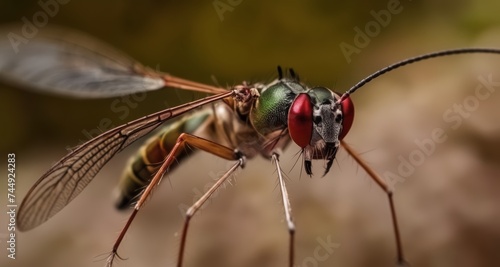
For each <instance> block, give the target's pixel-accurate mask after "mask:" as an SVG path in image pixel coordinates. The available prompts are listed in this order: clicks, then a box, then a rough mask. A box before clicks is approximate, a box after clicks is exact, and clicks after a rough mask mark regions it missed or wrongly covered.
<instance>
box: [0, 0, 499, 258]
mask: <svg viewBox="0 0 500 267" xmlns="http://www.w3.org/2000/svg"><path fill="white" fill-rule="evenodd" d="M214 2H217V3H229V2H230V1H224V0H221V1H212V0H210V1H182V2H180V1H152V0H150V1H106V2H103V1H81V0H71V1H69V2H68V3H67V4H64V5H60V6H59V7H60V9H59V11H58V12H57V14H56V15H55V16H53V17H51V18H50V19H49V24H48V26H47V27H50V25H52V24H58V25H64V26H68V27H71V28H75V29H78V30H81V31H84V32H87V33H90V34H91V35H94V36H96V37H98V38H99V39H102V40H104V41H105V42H107V43H109V44H111V45H113V46H115V47H117V48H118V49H119V50H121V51H124V52H125V53H127V54H129V55H131V56H132V57H134V58H136V59H138V60H139V61H141V62H142V63H144V64H145V65H148V66H150V67H158V68H159V69H160V70H162V71H165V72H169V73H172V74H174V75H177V76H179V77H184V78H187V79H192V80H194V81H199V82H205V83H209V84H212V83H213V82H212V79H211V75H214V76H215V77H216V78H217V80H218V82H219V83H220V84H221V85H233V84H237V83H240V82H241V81H243V80H249V81H254V82H255V81H270V80H272V78H274V77H275V76H276V71H275V68H276V66H277V65H278V64H279V65H282V66H284V67H293V68H295V70H296V71H297V72H298V73H299V74H300V76H301V77H302V79H303V80H304V81H306V82H307V83H309V84H310V85H312V86H314V85H324V86H329V87H331V88H334V89H335V90H336V91H340V92H343V91H345V90H347V89H348V88H349V87H350V86H351V85H353V84H354V83H356V82H357V81H359V80H360V79H362V78H363V77H365V76H366V75H368V74H370V73H372V72H373V71H375V70H377V69H379V68H381V67H384V66H386V65H388V64H390V63H392V62H395V61H397V60H401V59H404V58H407V57H411V56H415V55H418V54H421V53H425V52H431V51H436V50H442V49H449V48H457V47H470V46H488V47H498V48H500V24H499V23H500V16H498V13H499V12H500V3H499V2H498V1H493V0H488V1H487V0H484V1H465V0H464V1H439V2H436V1H401V2H399V5H400V7H399V8H400V10H401V12H399V13H398V14H393V15H392V16H391V21H390V22H389V23H388V24H387V26H385V27H384V26H381V27H380V28H381V29H380V32H379V33H378V34H376V35H375V36H373V37H371V38H370V42H369V43H368V44H367V45H366V47H364V48H360V53H359V54H352V55H351V60H352V61H351V62H350V63H348V62H347V61H346V58H345V56H344V55H343V54H342V52H341V49H340V47H339V45H340V44H341V43H342V42H345V43H348V44H351V45H353V44H354V38H355V35H356V32H355V31H354V28H355V27H359V28H360V29H362V30H363V29H365V25H366V24H367V23H371V22H373V21H376V20H375V18H374V17H373V12H372V11H374V12H380V10H387V9H388V7H387V6H388V3H392V4H394V3H397V2H395V1H370V2H361V1H338V2H334V1H245V0H243V1H240V3H238V4H237V5H236V6H234V7H231V8H230V9H229V10H231V11H226V12H224V13H223V14H222V18H223V20H221V17H220V16H219V14H218V13H217V11H216V9H215V7H214ZM236 2H238V1H233V2H232V3H236ZM41 10H43V9H42V8H41V7H40V6H39V4H37V3H36V1H33V2H32V3H27V2H21V1H14V0H12V1H0V18H1V21H2V22H4V23H7V22H9V23H10V22H21V19H22V18H23V17H27V18H28V19H30V20H31V19H32V17H33V15H34V14H35V13H36V12H39V11H41ZM41 30H43V28H42V29H41ZM0 60H1V59H0ZM499 70H500V57H499V56H491V55H486V56H485V55H466V56H458V57H454V58H441V59H437V60H432V61H427V62H423V63H419V64H415V65H413V66H410V67H406V68H403V69H401V70H398V71H396V72H393V73H390V74H388V75H385V76H384V77H383V78H380V79H378V80H377V81H376V82H373V83H372V84H369V85H368V86H366V87H365V88H363V89H360V91H358V92H357V93H356V94H355V95H354V96H353V100H354V103H355V104H356V112H357V115H356V120H355V123H354V126H353V128H352V129H351V132H350V134H349V136H347V138H346V141H347V142H348V143H350V144H351V145H352V146H354V147H355V148H357V149H358V150H359V151H360V152H362V153H363V157H364V158H366V159H367V161H368V162H369V163H370V164H371V165H372V166H373V167H374V168H375V169H376V170H377V171H378V172H379V173H380V174H381V175H383V176H386V175H387V173H388V172H391V173H394V174H396V175H399V174H398V166H400V164H401V158H403V159H406V160H408V158H409V157H410V155H414V154H415V153H418V152H415V151H418V146H417V145H416V144H415V142H414V140H415V139H418V140H420V141H421V140H424V139H428V138H431V137H432V132H433V131H434V130H435V129H436V128H441V129H443V130H444V133H445V135H446V137H447V139H446V141H445V142H442V143H439V144H436V146H435V150H434V151H433V153H430V155H429V156H425V157H424V159H423V160H424V161H423V163H422V164H419V166H416V167H415V168H414V171H412V172H411V173H410V175H409V176H408V177H407V178H404V182H400V183H396V184H395V192H396V194H395V202H396V209H397V212H398V218H399V222H400V228H401V232H402V239H403V245H404V249H405V250H404V251H405V255H406V258H407V260H408V261H409V262H410V263H411V264H412V266H454V267H457V266H499V265H500V255H499V253H498V251H499V247H500V164H499V163H500V152H499V151H500V149H499V148H500V121H499V119H498V116H499V115H498V114H499V111H500V93H499V92H498V91H500V88H497V89H498V91H495V92H493V93H491V94H490V96H489V97H488V98H486V99H485V100H480V101H478V102H477V103H476V102H466V103H468V104H469V105H471V103H472V104H474V103H476V104H477V105H475V106H474V107H473V109H471V110H469V111H467V114H468V115H466V116H467V118H465V117H464V116H465V115H463V116H462V115H460V116H459V117H455V118H461V122H460V123H459V124H455V123H451V122H449V121H445V120H444V119H443V114H445V113H446V112H447V111H448V110H451V112H452V113H451V114H454V115H456V116H458V115H457V114H458V113H456V112H454V111H453V108H454V105H455V104H463V103H464V101H473V98H474V92H475V91H474V90H475V88H476V87H477V86H478V85H480V81H479V80H478V77H479V76H483V77H487V75H489V74H491V75H492V79H493V81H500V71H499ZM0 96H1V97H0V101H1V103H0V106H1V109H0V110H1V111H2V112H0V121H1V122H2V125H3V129H2V131H1V132H2V139H1V141H0V148H1V151H2V153H3V157H4V158H6V154H7V153H12V152H14V153H16V159H17V164H16V167H17V176H16V177H17V191H16V194H17V198H18V201H19V202H18V203H19V204H20V200H21V198H22V197H23V196H24V195H25V194H26V192H27V190H28V189H29V187H30V186H31V185H32V184H33V183H34V182H35V181H36V179H37V178H38V177H39V176H40V175H41V174H43V172H44V171H46V170H47V169H48V168H49V167H50V166H51V164H52V163H54V162H55V161H56V160H58V159H60V158H61V157H62V156H64V155H65V154H66V150H65V149H66V148H67V147H73V146H75V145H77V144H78V143H79V142H80V140H85V135H84V134H83V131H84V130H87V131H89V130H91V129H96V127H97V126H98V125H99V122H100V121H101V120H102V119H109V120H111V121H112V122H113V124H114V125H115V126H117V125H119V124H122V123H125V122H127V121H129V120H132V119H135V118H138V117H140V116H143V115H145V114H148V113H150V112H153V111H157V110H159V109H162V108H164V107H165V106H166V105H168V106H173V105H176V104H179V103H183V102H186V101H190V100H192V99H196V98H199V97H201V96H202V95H200V94H194V93H191V92H188V93H186V92H180V91H176V90H160V91H158V92H153V93H148V95H147V98H146V100H145V101H143V102H139V103H137V107H136V108H130V110H129V111H130V114H129V115H128V116H126V118H123V119H122V118H120V117H119V114H117V113H114V112H113V111H112V110H111V109H110V104H111V102H112V101H113V99H103V100H74V99H66V98H61V97H55V96H47V95H41V94H37V93H33V92H29V91H24V90H20V89H19V88H13V87H10V86H6V85H1V88H0ZM146 103H147V104H146ZM449 114H450V113H448V115H449ZM451 126H457V127H456V129H454V128H452V127H451ZM139 145H140V144H136V145H135V146H132V148H130V149H127V150H126V151H125V152H123V153H121V154H120V155H119V156H117V157H116V159H114V160H112V161H111V162H110V163H109V166H107V167H105V168H104V170H103V171H102V173H100V174H99V175H98V176H97V178H96V179H95V181H94V182H93V183H92V184H91V185H90V186H89V187H88V188H87V189H86V190H85V191H84V193H82V195H81V196H80V197H78V198H77V199H76V200H75V201H74V203H72V204H71V205H69V206H68V207H67V208H66V209H64V210H63V211H62V212H61V213H60V214H58V215H57V216H55V217H54V218H52V219H51V220H50V221H48V222H47V223H45V224H43V225H42V226H40V227H39V228H36V229H34V230H32V231H30V232H26V233H18V234H17V255H16V256H17V259H16V260H10V259H8V258H7V256H6V250H5V248H2V249H1V250H0V251H3V252H2V253H1V254H2V255H0V265H1V266H43V267H45V266H47V267H52V266H53V267H59V266H74V267H79V266H103V265H104V264H105V263H104V261H97V260H100V259H104V258H105V255H106V253H107V252H109V251H110V250H111V247H112V244H113V242H114V240H115V238H116V236H117V235H118V232H119V230H120V229H121V227H122V226H123V225H124V223H125V220H126V218H127V215H128V214H127V213H120V212H117V211H115V210H114V208H113V198H112V191H113V188H114V185H115V183H116V182H117V180H118V178H119V176H120V175H121V172H122V169H123V166H124V165H125V164H126V163H127V160H128V157H129V156H130V155H132V154H133V153H134V152H135V151H134V147H135V148H137V147H138V146H139ZM298 151H299V149H298V148H297V147H295V146H291V147H290V148H289V149H288V151H286V152H287V153H286V156H283V157H282V164H283V168H284V170H285V172H286V173H287V175H288V176H289V178H290V179H289V180H288V184H287V185H288V188H289V191H290V192H289V193H290V197H291V204H292V209H293V213H294V218H295V222H296V226H297V235H296V250H297V253H296V257H295V258H296V265H297V266H392V265H393V264H394V262H395V247H394V241H393V239H394V237H393V232H392V227H391V221H390V215H389V207H388V204H387V200H386V197H385V195H384V194H383V193H382V192H381V191H380V190H379V188H378V187H377V186H376V185H375V184H374V183H373V182H372V181H371V180H370V179H369V178H368V176H367V175H366V174H365V173H364V172H363V171H362V170H360V169H359V168H358V167H357V166H356V165H355V163H354V161H353V160H352V159H351V158H349V157H348V156H347V155H346V154H345V153H344V152H341V153H340V154H339V155H338V160H337V162H338V163H335V165H334V169H333V171H332V172H331V173H330V174H329V175H328V176H327V177H324V178H321V177H320V176H319V174H320V173H321V171H322V164H323V163H322V162H320V161H319V162H316V163H315V166H316V168H315V173H317V174H318V175H316V176H315V177H313V179H309V178H308V177H306V176H305V175H304V174H302V175H300V168H299V167H298V166H299V165H297V166H295V167H293V166H294V163H295V161H296V158H297V156H296V153H297V152H298ZM412 153H413V154H412ZM4 164H5V165H6V162H5V163H4ZM5 165H4V166H5ZM185 165H186V166H183V168H179V169H178V170H177V171H176V172H174V173H173V174H172V175H171V177H170V178H171V179H170V180H171V182H170V184H169V182H166V181H164V183H163V186H161V188H160V189H159V190H158V191H157V192H156V194H155V195H154V198H153V199H152V200H151V201H150V202H149V203H148V205H146V207H145V208H144V209H143V210H141V212H140V215H139V216H138V217H137V219H136V221H134V223H133V225H132V227H131V229H130V231H129V233H128V235H127V236H126V238H125V240H124V242H123V244H122V246H121V247H120V250H119V252H120V255H121V256H123V257H125V258H128V260H125V261H119V262H117V266H174V265H175V261H176V254H177V250H178V247H179V245H178V244H179V240H178V239H179V236H178V234H179V232H180V230H181V226H182V221H183V214H182V213H181V212H180V209H182V208H183V207H185V206H187V205H190V204H191V203H193V199H194V198H196V197H197V196H199V195H200V193H199V192H202V191H204V188H205V187H206V186H207V185H208V186H209V185H211V184H213V178H214V177H216V176H217V174H218V173H220V172H221V171H223V170H224V169H225V168H226V167H227V166H228V164H227V163H226V162H224V161H222V160H219V159H215V158H213V157H210V156H207V155H205V154H198V155H196V156H195V157H193V158H192V159H190V160H189V161H187V162H186V163H185ZM188 165H190V166H191V167H190V166H188ZM192 166H194V167H192ZM274 171H275V169H274V168H273V166H272V165H271V164H270V163H269V162H266V161H265V160H262V159H255V160H253V161H250V162H249V163H248V165H247V167H246V168H245V169H244V170H242V171H240V172H239V173H238V175H237V177H236V180H235V181H234V182H233V183H232V184H233V185H228V186H227V187H226V189H223V190H221V191H220V192H219V193H218V194H217V196H216V197H215V198H214V199H213V200H212V201H211V202H210V203H209V204H207V205H206V208H204V209H203V211H202V212H201V213H200V214H199V215H198V216H197V217H195V219H193V221H192V228H191V231H190V233H189V236H188V247H187V252H186V265H185V266H218V267H220V266H286V260H287V257H288V256H287V246H288V243H287V242H288V235H287V231H286V225H285V223H284V215H283V208H282V204H281V202H280V197H279V190H278V188H277V187H276V184H277V178H276V174H275V172H274ZM384 174H386V175H384ZM6 176H7V175H6V171H5V168H2V177H6ZM399 176H400V175H399ZM401 179H403V178H401ZM4 180H5V179H4V178H2V179H1V181H4ZM5 186H6V185H5V183H3V184H2V185H1V187H0V188H2V192H1V193H0V195H1V196H2V197H1V199H0V203H1V204H2V207H5V205H6V204H5V201H6V199H5V197H4V196H5V193H6V189H5ZM4 209H5V208H4ZM3 214H4V215H5V213H3ZM5 218H6V217H5V216H2V217H1V221H0V234H2V235H1V236H0V238H1V241H2V242H1V246H2V247H5V241H6V239H5V236H4V235H5V234H6V233H7V229H6V228H7V227H6V221H5ZM328 240H330V241H331V242H333V243H335V248H334V249H333V250H320V252H319V253H320V255H321V256H324V253H325V251H327V252H330V253H326V254H327V255H326V256H325V257H318V254H317V253H316V254H315V251H317V249H318V248H320V249H321V248H322V244H324V243H325V242H327V241H328ZM99 255H101V256H99ZM102 255H104V256H102ZM96 256H97V257H96Z"/></svg>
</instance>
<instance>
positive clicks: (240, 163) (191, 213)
mask: <svg viewBox="0 0 500 267" xmlns="http://www.w3.org/2000/svg"><path fill="white" fill-rule="evenodd" d="M244 164H245V162H244V158H240V160H239V161H237V162H236V163H235V164H234V165H233V166H232V167H231V168H230V169H229V170H227V171H226V173H224V175H222V177H220V178H219V179H218V180H217V182H216V183H215V184H214V185H213V186H212V187H210V189H208V191H207V192H206V193H205V194H203V196H201V197H200V199H198V201H196V202H195V203H194V204H193V205H192V206H191V207H189V209H188V210H187V211H186V219H185V221H184V227H183V229H182V236H181V247H180V249H179V257H178V258H177V266H178V267H181V266H182V262H183V260H184V248H185V247H186V237H187V231H188V227H189V222H190V221H191V218H192V217H193V216H194V214H195V213H196V212H197V211H198V210H199V209H200V208H201V207H202V206H203V204H204V203H205V202H206V201H207V200H208V199H209V198H210V196H212V194H213V193H214V192H215V191H216V190H217V189H218V188H219V187H220V186H221V185H222V184H224V182H225V181H226V180H227V179H228V178H229V177H230V176H231V174H233V172H234V171H235V170H236V169H237V168H238V167H242V166H243V165H244Z"/></svg>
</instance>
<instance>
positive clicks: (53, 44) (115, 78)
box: [0, 25, 223, 98]
mask: <svg viewBox="0 0 500 267" xmlns="http://www.w3.org/2000/svg"><path fill="white" fill-rule="evenodd" d="M21 29H22V25H18V26H9V27H4V28H2V29H0V78H1V79H3V80H5V81H8V82H10V83H13V84H17V85H19V86H21V87H25V88H30V89H34V90H38V91H43V92H49V93H58V94H63V95H69V96H73V97H85V98H103V97H114V96H121V95H127V94H132V93H136V92H143V91H148V90H155V89H159V88H162V87H164V86H172V87H177V88H182V89H188V90H196V91H202V92H208V93H221V92H222V90H223V89H222V88H217V87H212V86H208V85H202V84H197V83H193V82H189V81H186V80H182V79H179V78H176V77H173V76H170V75H168V74H164V73H160V72H157V71H154V70H152V69H150V68H147V67H145V66H143V65H141V64H140V63H138V62H137V61H135V60H133V59H131V58H130V57H128V56H126V55H124V54H122V53H120V52H118V51H116V50H115V49H113V48H111V47H110V46H108V45H106V44H104V43H102V42H100V41H98V40H96V39H94V38H92V37H89V36H87V35H85V34H82V33H78V32H76V31H72V30H67V29H63V28H55V27H45V28H41V29H39V32H38V33H37V34H36V36H35V38H26V37H24V36H23V35H22V33H21ZM184 82H185V83H186V85H184ZM192 84H196V85H197V86H191V85H192Z"/></svg>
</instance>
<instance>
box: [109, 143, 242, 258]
mask: <svg viewBox="0 0 500 267" xmlns="http://www.w3.org/2000/svg"><path fill="white" fill-rule="evenodd" d="M186 144H188V145H190V146H193V147H195V148H197V149H200V150H203V151H206V152H209V153H210V154H213V155H216V156H218V157H220V158H223V159H227V160H238V162H237V163H236V164H235V165H234V166H233V167H232V168H231V169H230V170H229V171H228V172H227V173H226V175H224V176H223V177H222V178H221V180H225V179H226V178H227V177H225V176H229V175H230V174H231V173H232V172H233V171H234V170H235V169H236V168H237V167H239V166H242V164H243V160H244V157H243V156H242V155H241V154H240V153H239V152H237V151H235V150H233V149H231V148H228V147H225V146H223V145H220V144H217V143H214V142H212V141H209V140H206V139H203V138H200V137H197V136H194V135H190V134H186V133H183V134H181V135H180V136H179V137H178V138H177V141H176V143H175V145H174V147H173V148H172V150H171V151H170V153H169V154H168V156H167V157H166V158H165V161H164V162H163V163H162V164H161V166H160V168H159V169H158V171H157V172H156V174H155V175H154V177H153V179H151V181H150V183H149V184H148V186H147V187H146V189H145V190H144V191H143V192H142V194H141V197H140V199H139V201H137V203H136V204H135V206H134V210H133V211H132V214H131V215H130V217H129V219H128V221H127V223H126V224H125V226H124V227H123V229H122V231H121V232H120V235H119V236H118V238H117V240H116V241H115V244H114V245H113V250H112V252H111V255H110V256H109V258H108V261H107V266H111V265H112V264H113V260H114V257H115V256H117V251H118V247H119V246H120V243H121V241H122V240H123V237H124V236H125V233H126V232H127V230H128V228H129V227H130V224H131V223H132V221H133V220H134V218H135V216H136V215H137V212H138V211H139V209H140V208H141V207H142V206H143V205H144V203H145V202H146V199H148V197H149V196H150V194H151V192H152V191H153V189H154V188H155V187H156V186H157V185H158V184H159V183H160V181H161V179H162V177H163V175H164V174H165V173H166V172H167V170H168V167H169V166H170V165H171V164H172V163H174V162H175V157H176V156H177V155H178V154H179V153H180V152H181V151H182V149H184V147H185V146H186ZM221 183H223V181H222V182H221ZM215 189H216V188H215ZM215 189H214V190H215ZM209 192H210V190H209ZM212 193H213V192H211V193H209V194H208V196H207V198H208V197H209V196H210V195H211V194H212ZM202 198H203V197H202ZM204 201H206V199H205V200H204ZM195 205H196V204H195ZM185 228H186V229H185V230H186V231H187V226H186V225H185ZM183 239H185V234H184V233H183ZM183 242H185V241H183ZM183 250H184V248H183V247H182V246H181V251H183ZM181 259H182V258H181V257H180V260H181ZM179 266H180V265H179Z"/></svg>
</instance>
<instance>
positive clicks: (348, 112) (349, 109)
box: [339, 97, 354, 140]
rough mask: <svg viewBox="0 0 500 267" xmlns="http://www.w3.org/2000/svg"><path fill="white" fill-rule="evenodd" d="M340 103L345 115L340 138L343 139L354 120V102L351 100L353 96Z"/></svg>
mask: <svg viewBox="0 0 500 267" xmlns="http://www.w3.org/2000/svg"><path fill="white" fill-rule="evenodd" d="M340 105H341V106H342V114H343V117H344V118H343V120H342V133H340V136H339V140H342V139H344V137H345V136H346V135H347V133H348V132H349V130H350V129H351V126H352V123H353V121H354V104H353V103H352V101H351V97H347V98H346V99H345V100H344V101H342V102H341V103H340Z"/></svg>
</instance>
